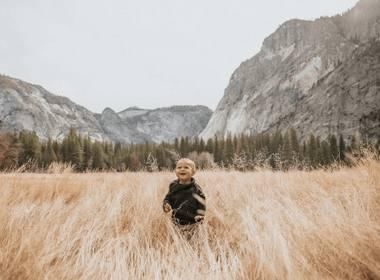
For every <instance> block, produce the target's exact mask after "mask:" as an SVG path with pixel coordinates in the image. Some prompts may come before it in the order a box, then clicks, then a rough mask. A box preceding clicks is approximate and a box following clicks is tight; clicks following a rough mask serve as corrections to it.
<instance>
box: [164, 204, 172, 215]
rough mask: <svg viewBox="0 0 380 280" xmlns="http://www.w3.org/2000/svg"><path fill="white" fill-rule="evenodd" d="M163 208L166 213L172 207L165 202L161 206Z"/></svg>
mask: <svg viewBox="0 0 380 280" xmlns="http://www.w3.org/2000/svg"><path fill="white" fill-rule="evenodd" d="M163 209H164V212H165V213H168V212H170V211H171V210H172V207H171V206H170V204H169V203H167V202H165V203H164V206H163Z"/></svg>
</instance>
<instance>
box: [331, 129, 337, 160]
mask: <svg viewBox="0 0 380 280" xmlns="http://www.w3.org/2000/svg"><path fill="white" fill-rule="evenodd" d="M329 142H330V151H331V156H332V158H333V160H334V161H335V160H338V159H339V148H338V143H337V140H336V137H335V135H332V136H330V137H329Z"/></svg>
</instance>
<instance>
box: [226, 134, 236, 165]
mask: <svg viewBox="0 0 380 280" xmlns="http://www.w3.org/2000/svg"><path fill="white" fill-rule="evenodd" d="M224 156H225V163H226V164H227V165H230V164H232V158H233V156H234V144H233V140H232V136H231V133H228V134H227V139H226V145H225V147H224Z"/></svg>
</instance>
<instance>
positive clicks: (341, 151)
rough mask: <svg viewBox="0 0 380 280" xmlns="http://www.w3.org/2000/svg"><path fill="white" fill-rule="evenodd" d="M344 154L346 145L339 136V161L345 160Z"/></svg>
mask: <svg viewBox="0 0 380 280" xmlns="http://www.w3.org/2000/svg"><path fill="white" fill-rule="evenodd" d="M345 152H346V145H345V143H344V139H343V136H342V134H341V135H339V155H338V158H339V160H340V161H343V160H344V159H345V155H344V153H345Z"/></svg>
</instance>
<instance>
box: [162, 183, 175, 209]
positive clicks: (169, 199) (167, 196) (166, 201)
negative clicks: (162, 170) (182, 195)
mask: <svg viewBox="0 0 380 280" xmlns="http://www.w3.org/2000/svg"><path fill="white" fill-rule="evenodd" d="M170 186H171V185H170ZM170 186H169V191H168V193H167V194H166V196H165V198H164V200H163V202H162V209H164V205H165V203H169V205H170V207H173V205H172V197H171V191H170V189H171V188H170Z"/></svg>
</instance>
